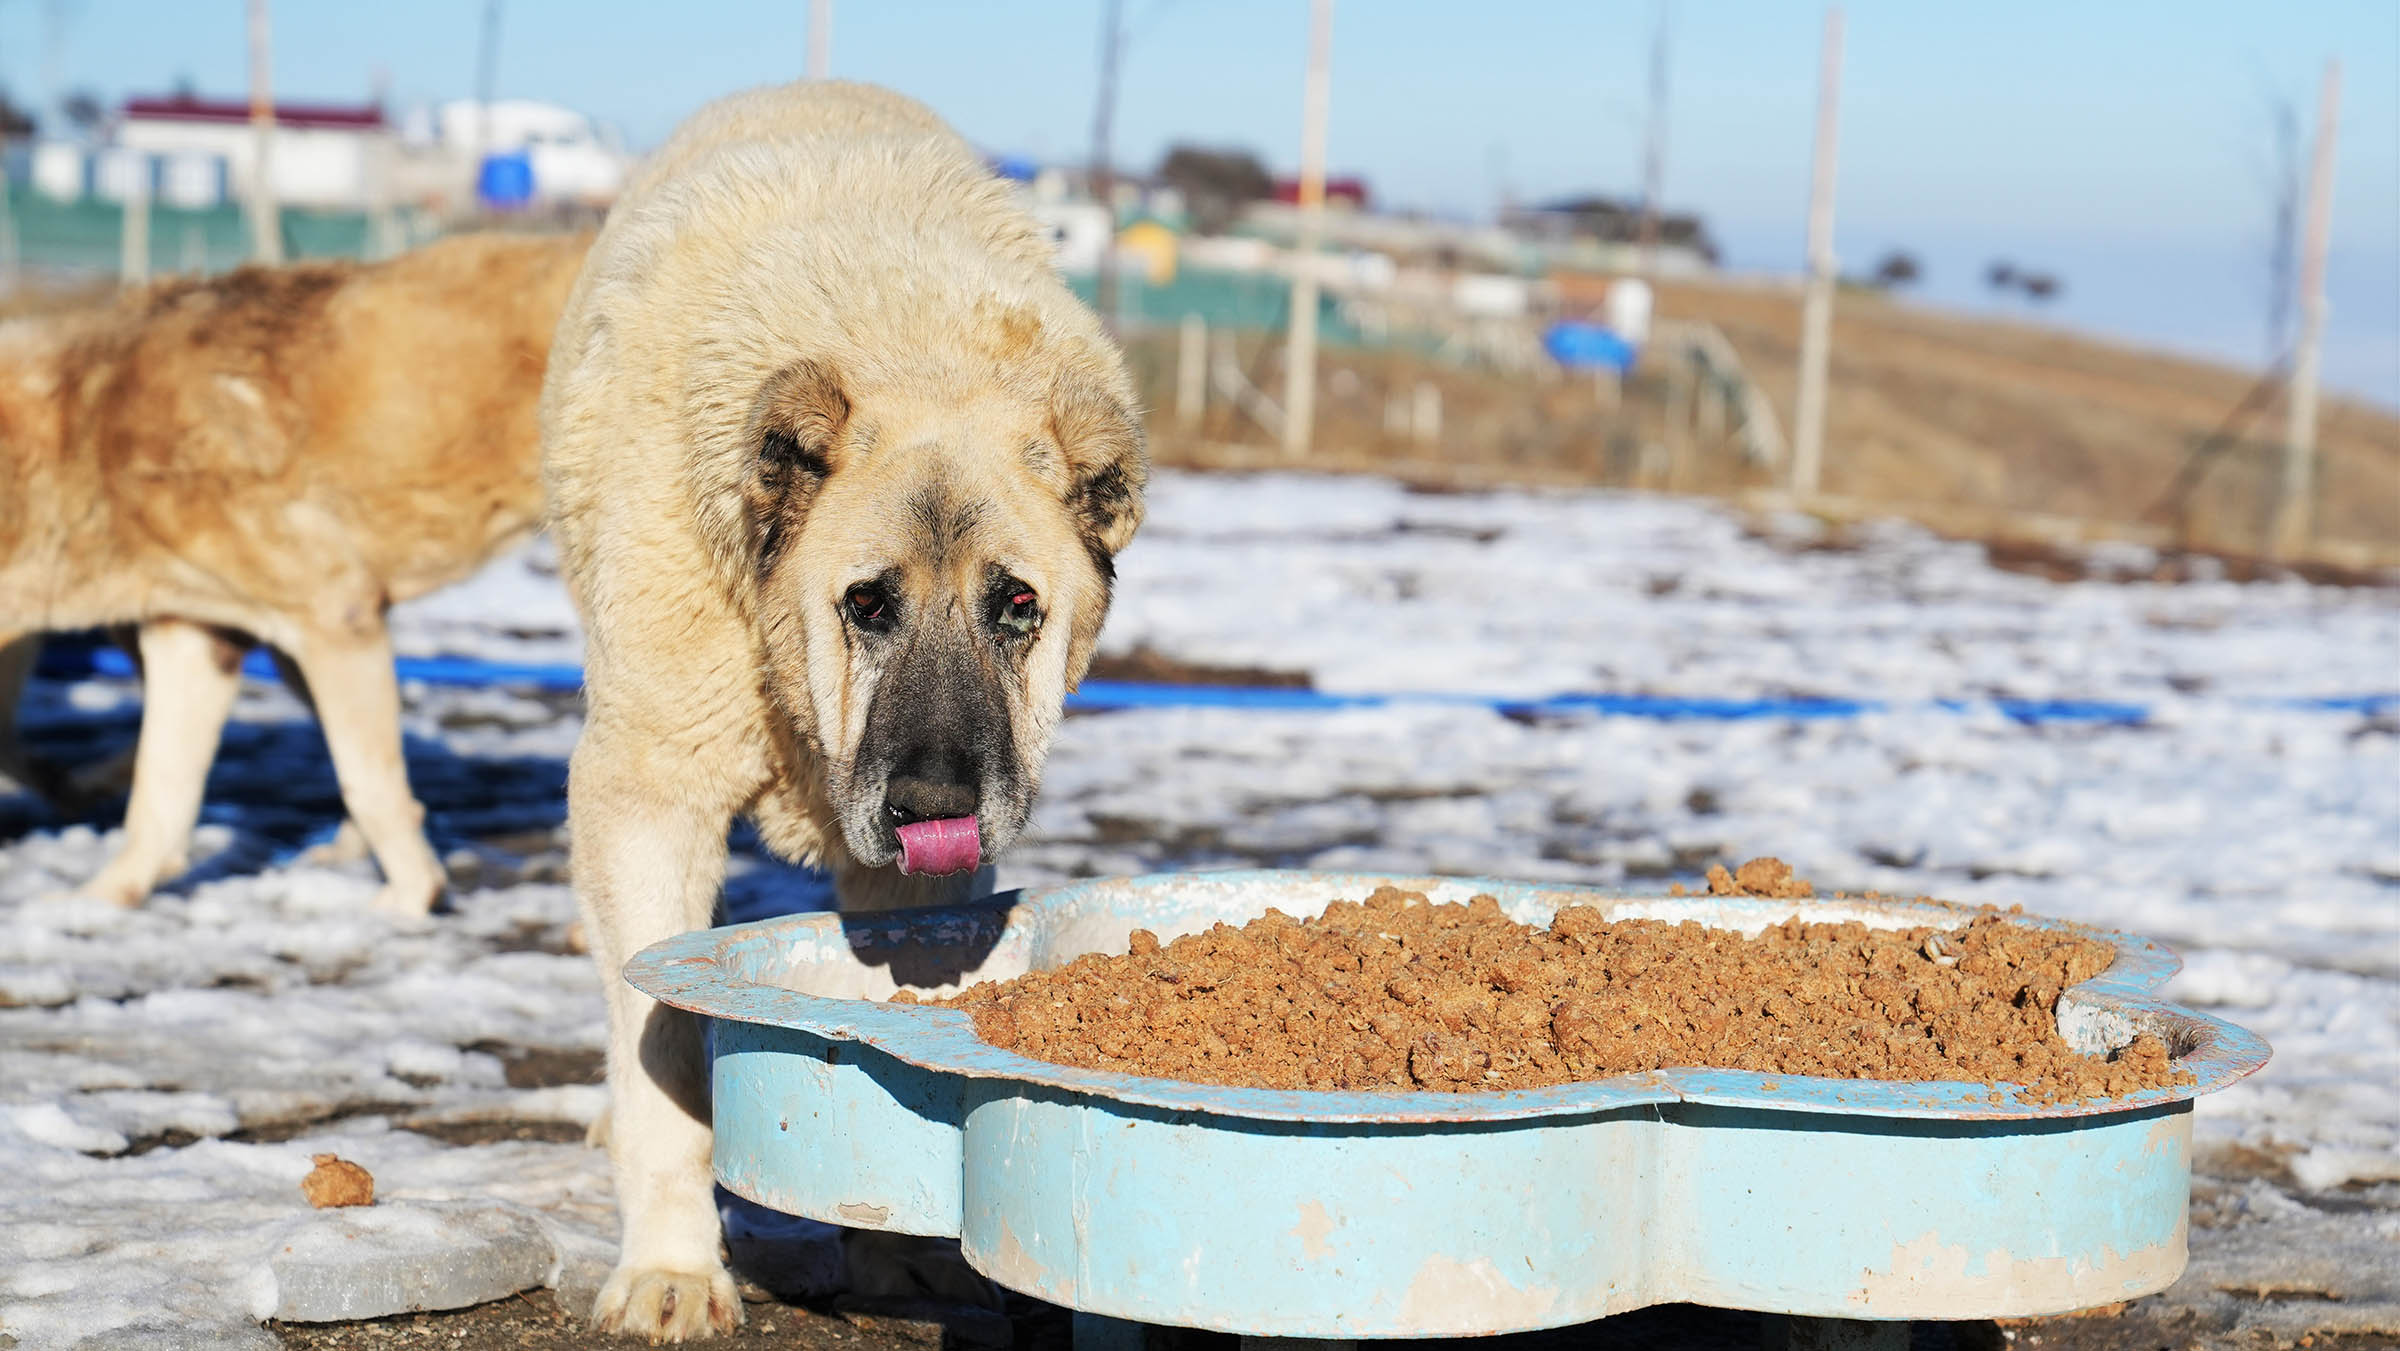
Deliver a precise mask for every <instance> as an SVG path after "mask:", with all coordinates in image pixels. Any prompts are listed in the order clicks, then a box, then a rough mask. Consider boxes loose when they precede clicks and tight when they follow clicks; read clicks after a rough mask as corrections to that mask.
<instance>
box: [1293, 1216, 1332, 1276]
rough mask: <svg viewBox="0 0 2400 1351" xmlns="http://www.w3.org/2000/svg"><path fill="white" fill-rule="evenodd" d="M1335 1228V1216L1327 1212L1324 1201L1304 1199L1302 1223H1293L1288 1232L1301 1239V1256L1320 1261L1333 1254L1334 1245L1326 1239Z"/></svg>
mask: <svg viewBox="0 0 2400 1351" xmlns="http://www.w3.org/2000/svg"><path fill="white" fill-rule="evenodd" d="M1333 1229H1334V1224H1333V1216H1331V1215H1329V1214H1327V1213H1326V1212H1325V1203H1324V1202H1322V1201H1303V1202H1301V1203H1300V1223H1298V1224H1295V1225H1293V1226H1292V1227H1291V1229H1290V1230H1289V1231H1288V1232H1289V1233H1290V1234H1291V1236H1292V1237H1294V1238H1296V1239H1299V1240H1300V1255H1301V1256H1303V1257H1306V1258H1307V1259H1308V1260H1309V1261H1311V1262H1319V1261H1323V1260H1324V1259H1325V1258H1328V1257H1331V1256H1333V1245H1332V1244H1330V1243H1327V1242H1326V1241H1325V1239H1326V1237H1327V1236H1328V1235H1330V1234H1331V1233H1332V1232H1333Z"/></svg>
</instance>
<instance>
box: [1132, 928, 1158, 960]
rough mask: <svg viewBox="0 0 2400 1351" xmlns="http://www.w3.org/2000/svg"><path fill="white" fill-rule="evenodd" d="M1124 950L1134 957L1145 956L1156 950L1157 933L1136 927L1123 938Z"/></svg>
mask: <svg viewBox="0 0 2400 1351" xmlns="http://www.w3.org/2000/svg"><path fill="white" fill-rule="evenodd" d="M1125 950H1126V951H1127V952H1129V953H1131V954H1133V955H1134V956H1136V957H1147V956H1149V955H1150V954H1151V953H1154V952H1156V951H1158V935H1157V934H1154V933H1152V932H1150V931H1149V930H1148V929H1136V930H1134V931H1133V933H1132V934H1131V935H1129V936H1128V937H1127V938H1126V939H1125Z"/></svg>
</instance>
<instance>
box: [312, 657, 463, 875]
mask: <svg viewBox="0 0 2400 1351" xmlns="http://www.w3.org/2000/svg"><path fill="white" fill-rule="evenodd" d="M290 655H291V658H292V660H293V662H294V663H295V664H296V665H298V667H299V668H300V671H301V673H302V675H303V676H304V678H305V683H306V686H307V688H308V690H309V692H310V694H311V695H312V696H313V702H314V703H315V704H316V708H317V721H318V722H319V724H321V725H322V726H323V727H324V729H325V746H326V749H327V750H329V751H331V752H332V753H333V773H334V777H335V778H337V779H339V780H340V781H341V785H342V807H343V809H344V810H346V811H347V812H349V814H350V819H351V820H352V821H354V822H356V823H357V825H358V831H359V833H360V834H361V835H364V836H365V837H366V840H367V847H368V848H370V849H372V850H374V851H375V861H376V862H377V863H378V864H380V865H382V867H383V890H382V891H381V892H379V893H377V895H376V897H375V908H376V909H378V910H381V911H383V912H385V913H386V914H390V915H393V916H396V917H399V918H404V919H405V918H409V917H413V916H419V915H423V914H424V913H425V912H426V911H428V910H431V909H432V908H433V903H434V901H435V899H436V898H438V897H439V896H440V895H441V894H442V884H443V881H444V880H445V879H444V877H443V874H442V865H441V861H440V860H439V859H436V858H435V857H434V855H433V846H432V845H429V844H427V843H426V842H425V828H424V826H425V809H424V808H422V807H420V806H418V805H417V799H416V797H415V795H413V794H412V793H410V792H409V789H408V767H407V766H406V764H404V763H403V762H402V760H401V758H400V680H399V677H398V676H396V675H395V674H393V671H392V640H391V636H390V635H389V634H388V633H386V632H385V630H384V627H383V624H382V622H381V621H380V620H378V621H376V622H375V623H374V624H373V625H372V626H368V627H364V628H362V630H360V631H353V632H344V633H338V634H336V633H329V632H318V633H311V634H309V635H307V636H306V637H305V638H304V639H303V641H302V643H301V644H300V645H299V646H298V647H296V648H295V649H294V650H293V651H292V653H291V654H290Z"/></svg>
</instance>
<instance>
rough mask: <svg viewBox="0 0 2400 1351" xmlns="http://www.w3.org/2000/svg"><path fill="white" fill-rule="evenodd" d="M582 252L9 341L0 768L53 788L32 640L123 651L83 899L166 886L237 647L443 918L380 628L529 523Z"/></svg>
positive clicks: (1, 478) (435, 249)
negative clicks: (122, 686)
mask: <svg viewBox="0 0 2400 1351" xmlns="http://www.w3.org/2000/svg"><path fill="white" fill-rule="evenodd" d="M589 247H590V239H589V238H588V237H582V236H578V237H572V238H569V237H561V236H547V237H536V236H522V235H518V236H511V235H481V236H475V235H469V236H460V237H458V238H454V239H449V240H445V241H443V242H441V243H437V244H433V245H430V246H428V247H426V248H423V249H419V250H418V251H416V252H414V253H411V254H407V255H405V256H403V257H400V258H396V259H393V260H391V261H390V262H385V263H377V264H373V265H367V266H361V265H357V264H350V263H307V264H301V265H298V266H294V267H289V268H281V269H262V268H243V269H241V270H239V271H237V272H232V273H228V274H226V275H224V276H221V277H216V278H212V279H209V280H206V281H176V282H167V283H162V284H161V285H158V286H155V287H152V288H150V289H148V290H146V291H143V292H138V293H135V294H133V295H130V296H128V297H126V298H125V299H124V300H122V301H120V302H118V303H116V304H114V305H112V306H109V307H106V308H104V309H102V310H99V311H97V312H95V313H91V314H87V315H81V316H72V317H59V318H54V319H42V320H29V321H25V322H23V323H21V324H17V325H11V326H9V327H8V328H7V329H5V330H0V484H4V485H5V486H0V701H5V704H6V710H5V712H4V713H0V775H6V776H8V777H10V778H14V779H17V780H19V781H20V782H23V783H26V784H27V785H29V786H33V787H36V788H43V789H48V790H50V791H52V792H63V791H66V789H67V785H66V784H65V781H64V780H63V779H62V778H60V777H59V776H56V775H48V774H45V773H44V772H42V771H40V770H37V769H36V768H35V767H33V766H31V765H29V764H28V763H27V762H26V760H25V757H24V756H23V755H22V753H21V752H20V750H19V749H18V746H17V740H16V736H15V730H14V725H15V709H16V700H17V694H18V691H19V689H20V688H21V686H22V685H23V683H24V677H25V672H26V668H27V666H28V665H30V663H31V661H32V657H33V652H34V644H35V641H36V639H37V637H38V635H40V634H41V633H44V632H51V631H57V630H61V629H80V628H92V627H102V626H110V627H123V628H128V629H133V630H135V631H136V632H138V638H137V639H136V640H135V650H136V652H137V655H138V656H139V658H140V661H141V666H142V696H143V698H142V730H141V736H140V739H139V741H138V743H137V745H136V748H135V753H134V765H133V794H132V799H131V801H130V802H129V803H128V804H127V807H126V811H125V838H124V843H123V845H122V847H121V848H120V849H119V850H118V851H117V854H116V855H115V857H113V858H112V859H110V860H109V862H108V864H107V865H106V867H104V868H103V869H102V870H101V872H100V874H99V876H97V877H95V878H93V879H92V880H91V881H90V882H88V883H86V884H85V886H84V888H83V889H84V890H85V891H86V892H88V893H91V894H93V895H97V896H102V897H105V898H107V899H109V900H112V901H116V902H118V903H119V904H123V905H134V904H138V903H139V902H140V901H141V900H142V899H143V898H144V897H146V896H148V895H149V894H150V891H151V888H153V887H154V886H156V885H157V884H158V883H159V882H161V881H163V880H165V879H166V878H168V877H171V876H173V875H174V874H175V873H177V872H180V871H182V868H183V856H184V850H185V848H186V847H187V845H188V843H189V840H190V837H191V833H192V826H193V823H194V822H195V821H196V820H197V819H198V817H199V812H200V798H201V789H202V785H203V784H204V782H205V781H206V779H207V776H208V767H209V763H210V761H212V760H213V759H214V758H215V757H216V749H217V739H218V736H219V734H220V733H221V732H222V731H223V728H224V724H225V718H226V714H227V713H228V712H229V711H230V710H231V708H232V706H233V699H234V694H235V692H236V690H237V689H238V687H239V685H240V669H239V668H240V662H241V658H242V654H243V653H244V652H245V651H246V650H247V649H248V648H250V647H251V646H252V645H253V644H255V643H264V644H267V645H268V646H270V647H271V648H273V649H274V650H275V652H276V655H277V659H278V660H279V661H280V662H281V663H282V664H283V667H284V670H285V672H286V678H287V680H288V681H289V682H290V684H291V686H292V688H293V690H294V691H295V692H296V693H298V694H299V695H300V697H301V698H302V699H304V700H310V701H312V702H313V706H314V708H315V709H316V712H317V715H318V717H319V719H320V720H321V721H322V723H323V724H324V728H325V740H326V744H327V746H328V747H329V748H330V749H331V751H332V753H333V765H334V771H335V774H336V776H337V777H338V778H339V779H340V781H341V789H342V803H343V806H344V807H345V808H346V809H347V811H348V813H349V818H350V820H349V824H348V825H347V826H345V828H344V836H345V838H349V837H351V836H353V834H355V836H356V837H359V838H362V839H363V842H364V844H365V846H366V847H367V848H369V849H371V850H372V851H373V852H374V856H375V859H376V861H377V862H378V863H379V864H381V865H382V868H383V874H384V886H383V890H382V892H381V893H380V894H379V896H378V897H377V902H376V903H377V905H378V907H379V908H382V909H385V910H388V911H391V912H394V913H398V914H402V915H421V914H423V913H424V912H425V911H426V910H427V909H428V908H429V907H430V906H431V905H432V904H433V902H434V900H435V898H436V897H437V896H438V895H439V894H440V892H441V888H442V884H443V875H442V869H441V864H440V862H439V861H438V860H436V859H435V857H434V854H433V850H432V848H431V847H430V846H429V845H427V844H426V842H425V836H424V833H423V830H422V829H421V824H420V823H421V818H422V813H421V811H420V810H419V808H418V806H417V803H416V799H415V797H414V796H413V795H412V794H411V793H410V792H409V787H408V779H407V774H406V771H405V769H404V768H403V766H402V764H401V759H400V698H399V689H398V686H397V683H396V682H395V680H394V679H393V675H392V648H391V641H390V639H389V637H388V636H387V634H386V633H385V630H384V611H385V609H386V608H388V607H389V606H390V605H391V604H392V603H393V602H395V601H402V600H406V599H408V598H409V597H411V596H415V595H418V594H421V593H423V592H425V591H428V590H431V589H433V588H434V587H437V586H441V585H444V584H446V583H449V582H453V581H456V580H458V579H460V578H463V577H465V576H467V575H468V574H469V573H471V572H473V571H474V570H475V569H476V568H477V567H479V566H481V565H482V564H483V563H484V562H485V561H486V560H488V559H489V558H490V557H491V556H492V555H493V554H495V553H496V552H498V551H499V550H500V549H502V548H504V547H506V546H507V545H509V544H511V543H513V542H515V541H517V540H520V539H522V538H524V537H525V536H526V535H528V534H530V533H531V532H532V531H533V529H534V528H535V526H536V525H538V524H539V523H540V520H541V479H540V474H539V472H538V457H539V437H538V432H537V416H536V405H537V403H538V400H539V396H540V391H541V376H542V368H543V365H544V363H545V361H546V358H547V356H548V352H549V346H550V334H551V332H552V330H553V329H554V328H555V327H556V323H557V316H558V312H559V307H560V306H561V305H562V304H564V303H565V299H566V294H567V290H568V288H569V286H570V285H571V284H572V282H573V280H574V277H575V274H576V269H577V267H578V266H579V265H580V263H581V262H582V260H583V255H584V253H585V251H586V250H587V249H588V248H589Z"/></svg>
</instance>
